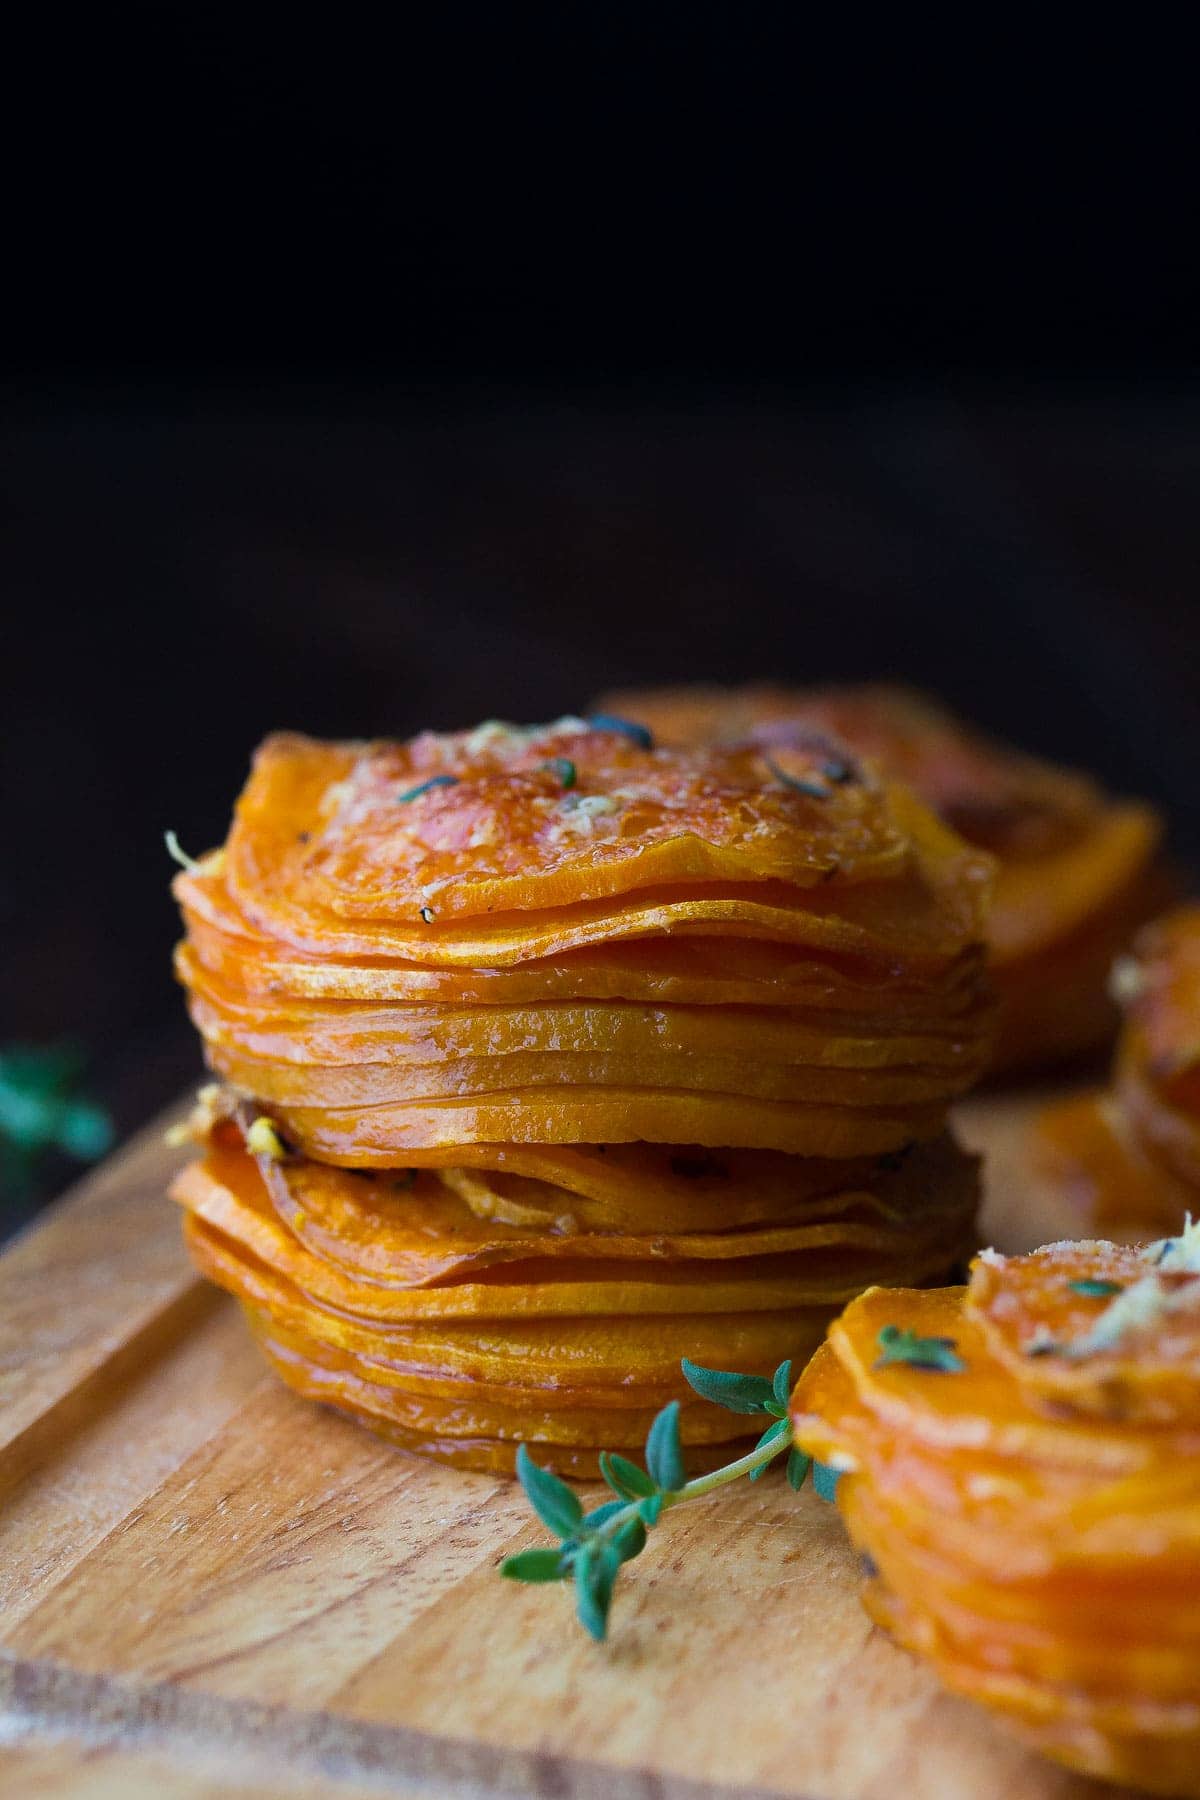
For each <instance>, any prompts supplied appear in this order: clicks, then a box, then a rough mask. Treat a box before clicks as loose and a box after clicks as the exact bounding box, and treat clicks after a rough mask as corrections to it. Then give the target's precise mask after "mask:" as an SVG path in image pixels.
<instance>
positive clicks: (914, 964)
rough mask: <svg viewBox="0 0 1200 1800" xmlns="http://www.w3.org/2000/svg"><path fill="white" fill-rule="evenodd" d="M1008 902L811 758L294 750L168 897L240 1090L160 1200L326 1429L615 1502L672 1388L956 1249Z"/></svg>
mask: <svg viewBox="0 0 1200 1800" xmlns="http://www.w3.org/2000/svg"><path fill="white" fill-rule="evenodd" d="M988 875H989V868H988V864H987V859H986V858H981V857H980V856H979V855H978V854H976V853H974V852H972V851H970V850H968V849H967V848H966V847H965V846H964V845H963V844H961V843H960V842H959V841H958V839H956V838H955V837H954V836H953V835H952V834H951V833H949V832H948V831H946V830H945V829H944V828H943V827H942V826H941V825H939V824H938V823H937V821H936V820H934V819H933V817H932V816H931V815H930V814H929V813H927V812H926V811H925V810H924V808H922V807H921V806H920V805H919V804H918V803H916V802H915V801H914V800H912V798H911V797H910V796H909V795H908V794H907V793H905V792H904V791H903V790H899V789H895V788H893V787H891V786H889V785H887V784H885V783H883V782H881V781H880V780H879V779H878V778H877V777H876V776H875V775H874V774H873V773H871V771H870V770H869V769H868V768H866V767H864V766H860V765H859V764H858V763H857V762H855V761H854V759H853V758H851V757H849V756H848V755H846V754H844V753H842V752H840V751H835V750H833V749H831V748H830V747H829V746H828V745H823V746H821V747H814V746H812V745H809V746H807V747H804V748H802V749H799V750H790V749H789V750H785V751H783V752H782V753H781V755H780V757H779V758H778V759H775V758H770V759H764V757H763V754H762V752H761V751H760V750H759V749H758V748H756V747H754V746H750V747H745V748H742V749H712V750H701V751H681V750H656V749H654V748H653V747H652V746H651V743H650V740H649V736H648V734H647V733H646V732H645V731H644V730H642V729H641V728H640V727H636V726H630V725H627V724H625V723H624V722H622V721H613V722H609V723H607V724H603V725H596V724H592V725H589V724H587V723H585V722H584V721H582V720H577V719H565V720H560V721H558V722H557V723H556V724H554V725H551V726H546V727H540V728H537V729H533V730H519V729H517V728H514V727H511V726H503V725H499V724H489V725H485V726H482V727H480V728H478V729H477V730H475V731H473V732H464V733H457V734H451V735H434V734H432V733H427V734H425V735H423V736H421V737H418V738H416V739H414V740H413V741H412V742H411V743H407V744H396V743H353V744H322V743H315V742H313V741H311V740H308V739H304V738H300V737H294V736H281V737H275V738H272V739H270V740H268V742H267V743H266V744H265V745H264V746H263V747H262V749H261V750H260V751H259V753H258V756H257V758H256V761H255V765H254V770H253V773H252V775H251V779H250V782H249V784H248V786H247V788H246V789H245V791H244V793H243V795H242V797H241V799H240V801H239V803H238V807H237V813H236V817H235V820H234V825H233V829H232V831H231V834H230V837H229V840H228V843H227V845H226V846H225V848H224V850H222V851H217V852H215V853H213V854H212V855H210V856H208V857H206V858H205V859H204V860H203V861H202V862H201V863H199V864H197V865H196V866H195V867H194V868H193V869H192V870H190V871H188V872H186V873H184V874H182V875H181V876H179V877H178V879H177V883H176V893H177V896H178V898H179V901H180V904H181V906H182V909H183V913H184V918H185V921H186V926H187V937H186V940H185V942H184V943H183V945H181V947H180V949H179V952H178V971H179V975H180V978H181V980H182V982H183V983H184V985H185V987H186V989H187V992H188V999H189V1005H190V1008H191V1012H192V1016H193V1018H194V1020H195V1022H196V1024H197V1026H198V1028H199V1030H200V1032H201V1034H202V1037H203V1040H204V1046H205V1052H206V1056H207V1059H208V1062H209V1063H210V1065H211V1067H212V1068H213V1069H214V1071H216V1073H217V1074H218V1075H220V1076H221V1077H222V1078H223V1080H224V1083H225V1084H226V1085H225V1087H224V1088H223V1089H222V1090H221V1091H219V1092H218V1093H216V1094H214V1095H210V1097H209V1100H208V1111H207V1114H206V1116H205V1119H204V1120H203V1121H202V1126H203V1129H204V1135H205V1139H206V1154H205V1156H204V1158H203V1159H202V1160H201V1161H200V1162H198V1163H196V1164H194V1165H193V1166H192V1167H191V1168H189V1169H188V1170H186V1171H185V1172H184V1174H183V1175H182V1176H181V1177H180V1179H179V1180H178V1182H177V1184H176V1186H175V1189H174V1194H175V1197H176V1198H177V1199H178V1200H180V1201H181V1203H182V1204H183V1205H184V1207H185V1208H186V1209H187V1212H188V1219H187V1232H188V1238H189V1242H190V1244H191V1247H192V1251H193V1254H194V1255H195V1257H196V1259H197V1261H198V1263H199V1264H200V1266H201V1268H202V1269H204V1270H205V1272H206V1273H208V1274H210V1275H211V1276H212V1277H213V1278H214V1279H215V1280H217V1281H218V1282H220V1283H222V1284H223V1285H225V1286H226V1287H228V1288H230V1289H231V1290H232V1291H233V1292H234V1293H235V1294H237V1295H238V1297H239V1298H240V1299H241V1300H242V1301H243V1302H244V1304H245V1306H246V1308H247V1311H248V1313H249V1316H250V1320H251V1323H252V1325H253V1328H254V1330H255V1332H256V1333H257V1334H258V1336H259V1338H260V1340H261V1342H262V1344H263V1347H264V1349H265V1351H266V1353H267V1355H268V1356H269V1357H270V1359H271V1360H272V1362H273V1363H274V1364H275V1366H276V1367H277V1368H278V1369H279V1370H280V1372H281V1374H282V1375H283V1376H284V1378H285V1380H287V1381H289V1382H290V1383H291V1384H292V1385H293V1386H295V1387H297V1388H299V1389H300V1390H301V1391H302V1392H303V1393H306V1394H310V1395H312V1396H314V1397H316V1398H318V1399H322V1400H328V1401H331V1402H332V1403H333V1404H335V1405H337V1406H340V1407H343V1408H344V1409H346V1410H348V1411H350V1412H352V1413H355V1414H356V1415H357V1416H359V1417H361V1418H362V1419H363V1420H364V1421H365V1422H366V1423H368V1424H370V1425H371V1426H373V1427H374V1428H375V1429H376V1430H379V1431H381V1432H384V1433H385V1434H386V1435H388V1436H390V1437H392V1438H394V1439H396V1440H397V1441H399V1442H401V1443H403V1444H406V1445H411V1446H415V1447H419V1448H422V1449H425V1450H427V1451H429V1452H431V1453H432V1454H435V1455H438V1456H441V1457H443V1458H445V1459H447V1460H450V1461H454V1462H457V1463H460V1464H462V1465H466V1466H472V1467H486V1468H509V1467H511V1466H512V1459H513V1456H514V1454H515V1447H516V1443H517V1441H518V1440H524V1441H526V1442H528V1443H530V1445H531V1446H534V1447H540V1449H539V1453H540V1455H541V1458H542V1460H545V1461H549V1462H551V1463H553V1464H554V1466H556V1467H558V1468H559V1469H560V1470H563V1471H566V1472H571V1473H591V1472H593V1471H594V1468H595V1459H596V1453H597V1451H598V1450H599V1449H601V1448H621V1447H624V1446H627V1445H634V1444H639V1443H640V1442H641V1441H642V1438H643V1437H644V1435H645V1431H646V1427H647V1425H648V1423H649V1421H650V1418H651V1416H652V1415H653V1413H654V1411H655V1410H656V1409H657V1408H658V1407H660V1406H661V1405H662V1404H663V1403H664V1402H665V1401H666V1400H667V1399H670V1398H672V1397H676V1396H678V1397H680V1398H688V1397H689V1395H688V1390H686V1389H685V1388H683V1385H682V1380H681V1376H680V1373H679V1359H680V1357H681V1356H682V1355H684V1354H687V1355H689V1356H691V1357H693V1358H696V1359H698V1360H701V1361H709V1362H710V1363H714V1364H720V1365H723V1366H734V1367H746V1368H751V1369H762V1370H768V1369H770V1368H772V1367H774V1366H775V1364H776V1363H778V1362H779V1361H780V1360H781V1359H782V1358H784V1357H787V1356H793V1357H795V1358H797V1359H799V1358H802V1357H804V1356H805V1355H806V1354H807V1353H808V1351H809V1350H810V1349H811V1348H812V1347H813V1346H814V1345H815V1344H816V1342H817V1341H818V1340H819V1338H820V1335H821V1333H822V1331H823V1329H824V1326H825V1324H826V1322H827V1320H828V1319H829V1317H830V1316H831V1314H832V1313H833V1312H834V1311H836V1309H837V1308H838V1307H839V1306H840V1305H841V1304H842V1303H843V1302H844V1301H845V1300H846V1299H847V1298H849V1297H850V1296H851V1295H853V1294H855V1293H857V1292H859V1291H860V1290H861V1289H862V1288H863V1287H864V1286H866V1285H868V1284H869V1283H870V1282H872V1281H880V1280H888V1279H892V1280H894V1279H902V1280H904V1281H907V1282H911V1283H919V1282H923V1281H927V1280H931V1279H934V1278H936V1277H937V1276H939V1275H941V1274H943V1273H944V1272H945V1271H946V1270H947V1269H948V1267H949V1266H950V1265H951V1264H952V1263H953V1262H954V1261H955V1259H956V1258H957V1257H959V1256H960V1255H961V1254H962V1252H963V1250H964V1248H965V1247H966V1246H968V1244H969V1241H970V1235H971V1222H972V1216H973V1211H974V1201H975V1175H974V1167H973V1164H972V1162H971V1161H970V1159H968V1158H966V1157H965V1156H963V1155H962V1154H961V1153H960V1152H959V1151H958V1150H957V1148H956V1147H955V1146H954V1145H953V1143H952V1142H951V1141H950V1140H949V1138H948V1137H946V1135H945V1129H944V1126H945V1111H946V1107H947V1105H948V1103H949V1102H950V1101H951V1100H952V1099H953V1098H954V1097H955V1096H956V1095H957V1094H959V1093H960V1092H962V1090H963V1089H964V1088H966V1087H967V1086H969V1085H970V1084H971V1082H972V1081H973V1080H974V1079H975V1078H976V1076H977V1075H978V1073H979V1071H980V1069H981V1067H982V1066H983V1065H984V1062H985V1060H986V1056H987V1050H988V1029H989V1025H990V1010H989V1003H988V1000H987V997H986V992H985V988H984V983H983V972H982V965H983V954H982V949H981V936H982V917H983V909H984V906H985V904H986V895H987V887H988ZM744 1429H745V1427H744V1423H743V1422H739V1420H738V1419H737V1418H736V1417H735V1416H734V1415H730V1414H727V1413H725V1414H717V1413H716V1411H715V1409H712V1408H707V1407H704V1406H703V1405H701V1404H699V1403H696V1404H695V1405H693V1406H688V1407H686V1408H685V1411H684V1415H683V1437H684V1441H685V1442H691V1443H695V1444H699V1445H704V1444H705V1443H707V1442H708V1441H709V1440H714V1441H715V1440H720V1439H723V1438H729V1437H735V1436H737V1435H738V1434H739V1433H740V1432H741V1431H742V1430H744ZM704 1454H705V1452H704V1450H703V1449H701V1451H700V1454H699V1457H698V1459H697V1460H698V1461H702V1460H703V1457H704Z"/></svg>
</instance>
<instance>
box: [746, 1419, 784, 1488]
mask: <svg viewBox="0 0 1200 1800" xmlns="http://www.w3.org/2000/svg"><path fill="white" fill-rule="evenodd" d="M791 1432H792V1426H791V1421H790V1420H788V1419H776V1421H775V1423H774V1425H768V1426H767V1429H766V1430H765V1431H764V1432H763V1434H762V1436H761V1437H760V1438H759V1440H758V1442H757V1444H755V1446H754V1448H755V1449H756V1450H761V1449H762V1447H763V1445H764V1444H778V1445H779V1447H780V1449H782V1448H783V1446H784V1444H785V1443H786V1441H787V1439H788V1438H789V1437H790V1436H791ZM770 1466H771V1465H770V1463H763V1464H762V1465H761V1466H760V1467H759V1468H757V1469H751V1471H750V1479H751V1481H757V1480H758V1478H759V1476H760V1475H765V1474H766V1472H767V1470H768V1469H769V1468H770Z"/></svg>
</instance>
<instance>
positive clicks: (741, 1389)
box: [500, 1357, 838, 1639]
mask: <svg viewBox="0 0 1200 1800" xmlns="http://www.w3.org/2000/svg"><path fill="white" fill-rule="evenodd" d="M681 1366H682V1368H683V1373H684V1376H685V1377H686V1379H687V1381H688V1383H689V1384H690V1386H691V1387H693V1388H694V1389H695V1391H696V1393H698V1394H699V1395H700V1396H701V1397H702V1398H703V1399H705V1400H711V1401H713V1402H715V1404H716V1405H718V1406H723V1407H725V1408H726V1410H727V1411H729V1412H736V1413H747V1414H755V1413H758V1414H762V1415H765V1416H767V1417H769V1418H770V1420H771V1423H770V1424H769V1425H768V1426H767V1428H766V1430H765V1431H764V1432H763V1434H762V1436H761V1437H760V1438H759V1440H758V1443H757V1444H756V1445H755V1446H754V1448H753V1450H748V1451H747V1452H746V1453H745V1455H744V1456H739V1457H738V1458H737V1459H736V1460H735V1461H734V1462H731V1463H726V1464H725V1466H724V1467H723V1468H720V1469H713V1470H712V1471H711V1472H710V1473H709V1474H707V1475H697V1476H695V1477H694V1478H693V1479H692V1480H690V1481H689V1480H688V1478H687V1470H686V1468H685V1466H684V1458H683V1446H682V1443H681V1441H680V1436H679V1402H678V1400H672V1401H671V1402H670V1404H669V1405H667V1406H664V1407H663V1409H662V1411H661V1412H660V1413H658V1414H657V1416H656V1417H655V1419H654V1422H653V1423H652V1425H651V1426H650V1431H649V1434H648V1436H647V1438H646V1449H645V1467H644V1468H643V1467H642V1466H641V1465H640V1464H639V1463H635V1462H631V1461H630V1459H629V1458H628V1457H627V1456H622V1455H620V1453H619V1452H618V1451H615V1450H606V1451H603V1452H602V1453H601V1455H600V1473H601V1474H602V1475H603V1477H604V1480H605V1482H606V1483H607V1485H608V1486H609V1487H610V1488H611V1489H612V1492H613V1494H614V1495H615V1496H616V1498H615V1499H612V1500H606V1501H605V1502H604V1503H603V1505H601V1506H597V1507H594V1508H593V1509H592V1511H591V1512H585V1511H584V1508H583V1502H582V1501H581V1500H580V1498H579V1496H578V1494H577V1493H576V1492H575V1490H574V1488H571V1487H568V1485H567V1483H566V1482H565V1481H561V1480H560V1479H559V1477H558V1476H557V1475H554V1474H552V1473H551V1471H550V1470H549V1469H543V1468H540V1467H539V1466H538V1464H537V1463H535V1462H534V1460H533V1458H532V1457H531V1456H530V1454H529V1452H528V1450H527V1449H526V1448H525V1446H524V1444H522V1445H521V1447H520V1449H519V1450H518V1451H517V1476H518V1478H519V1480H520V1483H521V1486H522V1487H523V1488H524V1490H525V1494H526V1498H527V1499H528V1501H529V1504H530V1505H531V1506H532V1508H533V1510H534V1512H535V1513H536V1514H537V1516H538V1518H539V1519H540V1520H541V1522H542V1524H543V1525H545V1526H546V1528H547V1530H548V1531H552V1532H553V1533H554V1535H555V1536H556V1537H557V1538H558V1539H559V1543H558V1547H557V1548H556V1549H554V1548H545V1547H537V1548H535V1549H530V1550H518V1551H517V1552H516V1553H515V1555H513V1556H506V1557H505V1559H504V1561H503V1562H502V1563H501V1564H500V1573H501V1575H503V1576H505V1577H506V1578H507V1579H508V1580H509V1581H528V1582H542V1581H570V1582H571V1583H572V1584H573V1586H574V1589H575V1610H576V1613H577V1615H578V1618H579V1622H580V1624H581V1625H582V1626H583V1627H584V1629H585V1630H586V1631H587V1632H589V1633H590V1634H591V1636H592V1637H594V1638H596V1639H602V1638H604V1637H605V1636H606V1634H607V1631H608V1614H609V1609H610V1607H611V1604H612V1596H613V1589H614V1587H615V1585H616V1580H617V1576H618V1574H619V1573H620V1570H621V1565H622V1564H623V1563H627V1562H632V1561H633V1559H634V1557H636V1556H640V1555H641V1553H642V1551H643V1550H644V1549H645V1547H646V1540H647V1533H648V1532H649V1531H650V1530H651V1529H652V1528H653V1527H654V1526H655V1525H657V1524H658V1522H659V1520H660V1519H661V1517H662V1515H663V1513H664V1512H667V1511H668V1510H669V1509H670V1508H671V1507H673V1506H679V1505H681V1504H682V1503H683V1502H684V1501H686V1500H699V1499H701V1498H702V1497H703V1496H704V1495H705V1494H711V1493H713V1492H715V1490H716V1489H717V1488H720V1487H726V1486H728V1484H729V1483H730V1482H733V1481H740V1480H741V1478H742V1476H743V1475H748V1476H749V1477H750V1479H751V1480H752V1481H756V1480H757V1479H758V1477H759V1476H760V1475H762V1474H763V1472H764V1470H766V1469H767V1468H768V1467H769V1466H770V1464H771V1463H773V1462H774V1461H775V1460H776V1459H777V1458H778V1457H779V1456H781V1455H782V1454H783V1452H784V1451H785V1450H786V1451H787V1453H788V1457H787V1476H788V1481H789V1482H790V1484H791V1486H792V1488H793V1489H795V1490H797V1491H798V1490H799V1489H800V1488H801V1487H802V1486H803V1485H804V1479H805V1477H806V1475H807V1474H808V1471H809V1469H810V1468H813V1487H814V1489H815V1491H816V1492H817V1493H818V1494H819V1495H820V1497H821V1498H822V1499H823V1500H832V1499H833V1491H834V1488H835V1487H836V1485H837V1479H838V1478H837V1474H836V1473H835V1472H834V1471H833V1470H832V1469H825V1468H823V1467H822V1466H821V1465H820V1464H817V1465H816V1466H815V1467H814V1466H813V1464H812V1459H811V1458H810V1457H807V1456H805V1455H804V1454H803V1452H802V1451H799V1450H796V1449H795V1448H793V1447H792V1444H791V1426H790V1423H789V1420H788V1416H787V1408H788V1395H789V1393H790V1391H791V1385H792V1365H791V1363H790V1362H784V1363H780V1365H779V1367H778V1368H777V1369H776V1371H775V1374H774V1376H773V1377H772V1378H771V1379H770V1380H769V1381H768V1380H767V1378H766V1376H764V1375H737V1374H733V1373H731V1372H729V1371H726V1370H723V1369H705V1368H702V1367H701V1366H700V1365H699V1364H698V1363H693V1362H689V1361H688V1360H687V1358H686V1357H685V1358H684V1360H683V1363H682V1365H681Z"/></svg>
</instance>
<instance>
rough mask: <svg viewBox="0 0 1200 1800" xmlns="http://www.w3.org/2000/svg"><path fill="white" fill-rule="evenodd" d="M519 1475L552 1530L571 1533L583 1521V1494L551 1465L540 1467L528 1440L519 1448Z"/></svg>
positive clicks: (565, 1535) (559, 1533) (548, 1527)
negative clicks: (552, 1468)
mask: <svg viewBox="0 0 1200 1800" xmlns="http://www.w3.org/2000/svg"><path fill="white" fill-rule="evenodd" d="M517 1478H518V1480H519V1481H520V1483H521V1486H522V1487H523V1488H524V1489H525V1497H526V1499H527V1500H528V1501H529V1504H530V1506H532V1508H533V1510H534V1512H535V1513H536V1514H537V1516H538V1518H539V1519H540V1520H541V1521H542V1524H543V1525H544V1526H545V1527H546V1528H547V1530H548V1531H553V1532H554V1533H555V1534H556V1535H557V1536H558V1537H562V1538H565V1537H570V1535H571V1533H572V1532H573V1531H575V1530H576V1529H577V1528H578V1526H579V1525H581V1524H582V1523H583V1507H582V1505H581V1504H580V1501H579V1496H578V1494H576V1493H575V1492H574V1490H573V1489H572V1488H569V1487H568V1486H567V1484H566V1482H565V1481H560V1480H559V1479H558V1476H557V1475H552V1474H551V1473H550V1471H549V1469H539V1468H538V1465H537V1464H536V1463H535V1462H534V1460H533V1458H532V1456H530V1454H529V1452H528V1450H527V1449H526V1448H525V1446H524V1444H522V1445H521V1446H520V1448H519V1449H518V1451H517Z"/></svg>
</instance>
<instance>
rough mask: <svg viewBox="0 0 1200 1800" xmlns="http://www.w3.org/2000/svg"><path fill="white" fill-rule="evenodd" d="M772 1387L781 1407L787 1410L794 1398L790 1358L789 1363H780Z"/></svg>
mask: <svg viewBox="0 0 1200 1800" xmlns="http://www.w3.org/2000/svg"><path fill="white" fill-rule="evenodd" d="M771 1386H772V1387H773V1388H774V1390H775V1398H776V1399H777V1400H778V1402H779V1404H780V1406H782V1407H784V1408H786V1407H787V1403H788V1401H789V1400H790V1399H791V1397H792V1364H791V1359H790V1358H789V1359H788V1361H787V1362H781V1363H780V1365H779V1367H778V1368H777V1369H776V1371H775V1379H774V1380H773V1381H772V1383H771ZM781 1416H782V1415H781Z"/></svg>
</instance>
